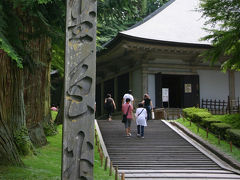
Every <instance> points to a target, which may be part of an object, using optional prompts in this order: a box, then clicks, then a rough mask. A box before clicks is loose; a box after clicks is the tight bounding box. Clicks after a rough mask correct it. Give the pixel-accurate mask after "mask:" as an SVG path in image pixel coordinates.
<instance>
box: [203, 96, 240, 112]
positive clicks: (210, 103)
mask: <svg viewBox="0 0 240 180" xmlns="http://www.w3.org/2000/svg"><path fill="white" fill-rule="evenodd" d="M201 108H206V109H208V111H209V112H211V113H212V114H235V113H240V103H239V97H238V98H237V99H236V100H230V98H229V97H228V100H227V101H224V100H222V101H221V100H212V99H206V100H204V99H202V103H201Z"/></svg>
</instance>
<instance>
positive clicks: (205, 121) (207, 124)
mask: <svg viewBox="0 0 240 180" xmlns="http://www.w3.org/2000/svg"><path fill="white" fill-rule="evenodd" d="M221 122H222V121H221V120H219V119H216V117H215V116H212V117H208V118H203V119H202V121H201V123H200V125H201V126H203V127H205V128H207V127H208V128H210V126H211V124H212V123H221Z"/></svg>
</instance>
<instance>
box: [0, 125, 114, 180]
mask: <svg viewBox="0 0 240 180" xmlns="http://www.w3.org/2000/svg"><path fill="white" fill-rule="evenodd" d="M57 129H58V134H57V135H55V136H49V137H47V140H48V142H49V144H48V145H46V146H44V147H42V148H37V149H36V151H37V155H36V156H34V155H32V156H25V157H22V160H23V162H24V164H25V166H24V167H12V166H0V179H1V180H36V179H37V180H60V179H61V153H62V126H61V125H60V126H58V128H57ZM96 149H97V148H95V151H94V153H95V154H94V156H95V160H94V179H96V180H113V179H114V176H111V177H109V176H108V174H109V173H108V171H103V168H101V167H100V158H99V155H98V152H97V150H96Z"/></svg>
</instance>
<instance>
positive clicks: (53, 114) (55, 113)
mask: <svg viewBox="0 0 240 180" xmlns="http://www.w3.org/2000/svg"><path fill="white" fill-rule="evenodd" d="M57 114H58V112H57V111H51V116H52V121H53V122H54V121H55V119H56V117H57Z"/></svg>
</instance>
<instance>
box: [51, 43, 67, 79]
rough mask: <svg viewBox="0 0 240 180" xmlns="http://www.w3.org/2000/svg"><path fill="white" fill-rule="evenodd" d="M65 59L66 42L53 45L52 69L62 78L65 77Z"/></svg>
mask: <svg viewBox="0 0 240 180" xmlns="http://www.w3.org/2000/svg"><path fill="white" fill-rule="evenodd" d="M64 59H65V56H64V41H62V43H60V44H56V43H55V44H53V47H52V64H51V66H52V68H51V69H54V70H58V72H59V74H60V76H61V77H63V76H64Z"/></svg>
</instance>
